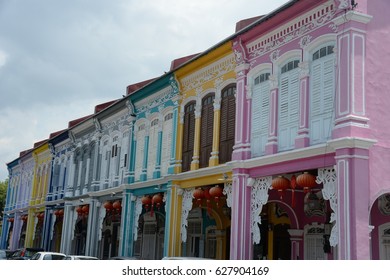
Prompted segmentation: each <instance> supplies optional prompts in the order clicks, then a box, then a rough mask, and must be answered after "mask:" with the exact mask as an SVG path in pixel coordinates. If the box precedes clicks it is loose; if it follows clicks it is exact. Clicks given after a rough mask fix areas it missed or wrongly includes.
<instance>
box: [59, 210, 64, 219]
mask: <svg viewBox="0 0 390 280" xmlns="http://www.w3.org/2000/svg"><path fill="white" fill-rule="evenodd" d="M58 215H59V216H60V217H62V216H64V209H60V210H59V211H58Z"/></svg>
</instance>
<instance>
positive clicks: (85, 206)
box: [81, 204, 89, 215]
mask: <svg viewBox="0 0 390 280" xmlns="http://www.w3.org/2000/svg"><path fill="white" fill-rule="evenodd" d="M81 209H82V212H83V213H84V214H85V215H88V212H89V205H88V204H87V205H84V206H83V208H81Z"/></svg>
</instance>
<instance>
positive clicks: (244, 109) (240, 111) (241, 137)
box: [232, 54, 251, 160]
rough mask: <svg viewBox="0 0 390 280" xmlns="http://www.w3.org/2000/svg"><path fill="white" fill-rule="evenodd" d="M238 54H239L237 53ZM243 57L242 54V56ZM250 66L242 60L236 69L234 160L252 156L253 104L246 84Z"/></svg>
mask: <svg viewBox="0 0 390 280" xmlns="http://www.w3.org/2000/svg"><path fill="white" fill-rule="evenodd" d="M236 56H237V54H236ZM240 57H241V56H240ZM249 68H250V64H249V63H245V62H242V63H241V64H239V65H238V66H237V67H236V69H235V71H236V75H237V84H236V104H237V105H236V131H235V143H234V147H233V155H232V160H245V159H249V158H250V156H251V155H250V154H251V149H250V126H249V125H248V124H249V123H250V117H251V106H250V103H251V102H250V101H251V100H249V99H247V94H246V89H247V87H246V85H247V74H248V71H249Z"/></svg>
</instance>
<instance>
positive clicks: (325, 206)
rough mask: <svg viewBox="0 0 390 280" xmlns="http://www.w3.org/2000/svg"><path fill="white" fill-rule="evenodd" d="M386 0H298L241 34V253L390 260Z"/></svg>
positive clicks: (236, 221)
mask: <svg viewBox="0 0 390 280" xmlns="http://www.w3.org/2000/svg"><path fill="white" fill-rule="evenodd" d="M388 11H390V1H388V0H371V1H369V0H358V1H350V0H318V1H307V0H292V1H289V2H288V3H286V4H285V5H284V6H282V7H280V8H279V9H277V10H275V11H274V12H271V13H270V14H268V15H266V16H264V17H262V18H260V19H258V20H256V21H255V22H254V23H252V24H251V25H249V26H247V27H245V28H243V29H242V30H241V31H239V32H238V33H237V34H236V35H237V36H234V39H233V48H234V52H235V55H236V62H237V65H238V66H237V68H236V73H237V96H236V102H237V107H236V108H237V109H236V140H235V141H236V142H235V146H234V152H233V162H232V166H233V174H234V175H233V188H232V223H231V224H232V228H231V246H230V247H231V248H230V252H231V253H230V257H231V259H263V258H267V259H390V164H389V163H390V149H389V147H390V140H389V139H390V129H389V121H390V112H389V110H388V108H390V96H388V94H387V91H388V85H389V80H388V78H389V77H390V75H389V72H390V70H389V68H388V67H387V62H386V61H389V62H390V56H389V53H390V51H389V48H388V46H389V44H387V42H389V43H390V36H389V27H390V19H389V17H388V16H387V15H386V13H387V12H388Z"/></svg>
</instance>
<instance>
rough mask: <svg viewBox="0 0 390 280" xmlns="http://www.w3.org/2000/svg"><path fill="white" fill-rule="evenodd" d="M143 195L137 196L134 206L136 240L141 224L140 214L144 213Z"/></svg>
mask: <svg viewBox="0 0 390 280" xmlns="http://www.w3.org/2000/svg"><path fill="white" fill-rule="evenodd" d="M141 199H142V198H141V197H137V198H136V200H135V206H134V224H133V234H134V239H133V240H134V241H136V240H137V239H138V224H139V216H140V215H141V213H142V201H141Z"/></svg>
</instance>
